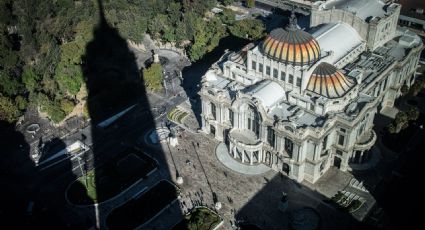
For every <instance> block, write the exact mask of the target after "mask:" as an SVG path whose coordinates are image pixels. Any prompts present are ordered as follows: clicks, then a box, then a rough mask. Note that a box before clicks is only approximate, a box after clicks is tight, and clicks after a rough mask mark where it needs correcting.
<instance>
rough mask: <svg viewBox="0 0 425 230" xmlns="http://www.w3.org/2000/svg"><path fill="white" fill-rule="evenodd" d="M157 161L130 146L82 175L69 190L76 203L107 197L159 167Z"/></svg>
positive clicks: (73, 201) (69, 195) (96, 200)
mask: <svg viewBox="0 0 425 230" xmlns="http://www.w3.org/2000/svg"><path fill="white" fill-rule="evenodd" d="M156 167H157V165H156V162H155V161H154V160H153V159H151V158H149V157H148V156H146V155H145V154H143V153H142V152H140V151H137V150H134V149H128V150H126V151H124V152H122V153H120V154H118V156H117V157H115V158H114V159H112V160H111V161H110V162H109V163H107V164H105V165H102V166H100V167H98V168H96V169H94V170H90V171H88V172H87V174H86V177H83V176H82V177H79V178H78V179H77V180H76V181H74V182H73V183H72V184H71V186H70V187H69V189H68V190H67V191H66V192H67V196H68V199H69V200H70V201H71V202H72V203H74V204H80V205H87V204H93V203H99V202H102V201H105V200H108V199H110V198H112V197H114V196H116V195H117V194H119V193H120V192H121V191H123V190H125V189H127V188H128V187H129V186H130V185H132V184H134V183H135V182H136V181H138V180H139V179H141V178H143V177H146V175H147V174H148V173H149V172H150V171H152V170H153V169H154V168H156Z"/></svg>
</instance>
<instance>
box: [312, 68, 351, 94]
mask: <svg viewBox="0 0 425 230" xmlns="http://www.w3.org/2000/svg"><path fill="white" fill-rule="evenodd" d="M355 84H356V82H355V80H354V79H351V78H349V77H346V76H345V75H344V74H342V73H341V72H340V71H339V70H338V69H337V68H336V67H335V66H333V65H331V64H329V63H326V62H322V63H320V64H319V65H318V66H317V67H316V69H314V71H313V73H312V74H311V76H310V79H309V80H308V84H307V90H309V91H312V92H314V93H317V94H319V95H322V96H325V97H327V98H339V97H342V96H344V95H345V94H346V93H347V92H348V91H349V90H350V89H351V88H352V87H353V86H354V85H355Z"/></svg>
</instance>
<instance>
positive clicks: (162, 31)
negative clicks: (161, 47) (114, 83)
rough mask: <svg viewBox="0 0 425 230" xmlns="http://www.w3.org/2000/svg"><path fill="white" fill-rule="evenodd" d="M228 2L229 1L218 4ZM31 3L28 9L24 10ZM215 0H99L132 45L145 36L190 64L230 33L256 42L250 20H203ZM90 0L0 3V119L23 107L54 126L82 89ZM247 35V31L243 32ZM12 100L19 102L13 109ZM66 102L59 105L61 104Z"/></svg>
mask: <svg viewBox="0 0 425 230" xmlns="http://www.w3.org/2000/svg"><path fill="white" fill-rule="evenodd" d="M221 2H222V3H223V4H226V5H227V4H231V3H232V2H233V0H231V1H229V0H225V1H221ZM30 3H31V4H30ZM216 4H217V1H216V0H144V1H134V0H104V1H103V7H104V9H103V10H104V13H105V17H106V20H107V22H108V24H109V25H110V26H111V27H114V28H116V29H118V31H119V33H120V35H121V36H122V37H123V38H125V39H129V40H132V41H134V42H136V43H139V42H141V40H142V39H143V36H144V34H145V33H149V34H150V35H151V37H153V38H155V39H157V40H160V41H164V42H171V43H174V44H176V46H184V47H183V48H185V49H186V51H187V54H188V56H189V58H190V59H191V60H192V61H196V60H199V59H200V58H201V57H203V55H205V54H206V53H207V52H209V51H211V50H212V49H214V48H215V47H216V46H217V45H218V43H219V41H220V39H221V38H223V37H224V36H226V35H227V31H230V33H232V34H234V35H236V36H240V37H244V38H245V34H248V38H249V39H257V38H259V37H260V36H261V34H262V32H263V29H262V28H263V27H262V25H261V23H258V22H257V21H254V20H246V21H245V20H244V21H240V22H235V21H234V18H235V17H234V13H233V12H232V11H231V10H227V9H226V10H225V11H224V14H223V15H219V16H217V17H216V16H214V17H209V16H208V15H210V14H207V12H208V11H209V10H210V9H211V8H212V7H214V6H216ZM98 11H99V9H98V6H97V5H96V1H75V0H57V1H51V0H33V1H26V0H0V95H1V98H2V99H1V100H2V104H1V106H2V108H1V119H7V120H10V121H13V120H16V119H17V118H18V117H19V116H20V115H22V113H23V112H24V111H25V107H26V105H34V106H37V107H38V108H39V109H40V111H43V112H45V113H46V114H47V116H48V117H49V118H50V119H51V120H53V121H55V122H58V121H60V119H61V118H62V119H63V118H64V117H65V116H66V115H67V114H69V113H70V112H71V111H72V109H71V107H72V106H73V105H76V103H84V102H82V101H78V99H77V97H76V95H77V94H78V93H79V91H80V90H81V89H82V87H85V82H84V77H83V72H84V62H83V60H82V58H83V57H84V54H85V53H86V48H87V44H88V43H89V42H90V41H91V40H92V39H93V31H94V28H95V26H96V25H97V24H98V20H99V18H98V15H99V13H98ZM251 29H252V30H253V31H251ZM18 102H19V103H18ZM65 102H66V103H65Z"/></svg>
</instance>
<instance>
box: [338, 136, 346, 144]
mask: <svg viewBox="0 0 425 230" xmlns="http://www.w3.org/2000/svg"><path fill="white" fill-rule="evenodd" d="M344 141H345V136H344V135H339V136H338V144H339V145H341V146H344Z"/></svg>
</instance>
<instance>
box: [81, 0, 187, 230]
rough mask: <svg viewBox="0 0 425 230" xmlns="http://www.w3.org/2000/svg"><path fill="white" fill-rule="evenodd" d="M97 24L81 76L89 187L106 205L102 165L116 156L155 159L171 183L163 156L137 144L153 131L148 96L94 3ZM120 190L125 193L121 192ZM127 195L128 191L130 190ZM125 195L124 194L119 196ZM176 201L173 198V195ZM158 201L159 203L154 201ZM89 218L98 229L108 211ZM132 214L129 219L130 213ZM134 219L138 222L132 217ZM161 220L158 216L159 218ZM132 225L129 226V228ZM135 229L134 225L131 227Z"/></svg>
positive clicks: (103, 209) (121, 40)
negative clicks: (135, 151)
mask: <svg viewBox="0 0 425 230" xmlns="http://www.w3.org/2000/svg"><path fill="white" fill-rule="evenodd" d="M97 3H98V7H99V21H98V24H97V25H96V26H95V28H94V30H93V39H92V40H91V41H90V42H89V43H88V44H87V46H86V52H85V54H84V55H83V56H82V62H83V63H82V70H83V75H84V80H85V82H86V86H87V92H88V98H87V104H88V111H89V116H90V118H91V120H90V125H91V135H92V146H91V151H92V157H91V158H92V161H90V162H88V164H89V168H93V169H94V175H95V176H94V183H95V188H96V196H97V200H99V201H103V200H109V198H110V196H108V190H109V189H111V186H117V185H113V184H112V183H113V182H112V181H109V178H108V177H107V176H104V175H105V174H104V172H105V169H104V168H102V167H103V166H104V165H106V164H115V163H116V162H113V161H115V160H117V159H116V158H114V157H116V156H117V155H118V154H120V153H122V152H123V151H125V150H126V149H132V148H133V147H136V146H137V147H138V148H140V149H141V151H143V152H146V153H148V154H149V155H151V156H154V158H156V159H157V160H158V161H159V162H160V163H159V168H162V169H163V170H162V172H168V173H166V174H167V175H162V177H165V178H163V179H167V180H170V181H171V173H169V170H168V167H167V164H166V163H165V162H164V160H163V159H165V152H164V151H163V150H162V149H161V148H160V149H152V148H148V147H147V146H146V145H140V143H139V144H137V143H138V141H139V140H140V137H141V136H142V135H143V134H144V133H146V132H147V131H149V130H151V129H153V128H155V119H154V116H153V113H152V111H151V108H152V107H151V106H150V104H149V101H148V94H147V91H146V89H145V86H144V79H143V76H140V74H141V73H140V70H139V69H138V67H137V63H136V57H135V55H134V54H133V52H132V51H131V50H130V49H129V47H128V44H127V41H126V40H125V39H124V38H122V37H121V35H120V34H119V32H118V30H117V29H116V28H113V27H111V26H110V25H109V24H108V22H107V19H106V17H105V13H104V5H103V2H102V0H98V1H97ZM132 105H135V107H134V108H133V109H132V112H129V113H131V114H132V115H124V116H123V117H122V118H120V119H118V120H117V121H115V122H114V123H113V124H111V125H109V126H106V127H103V128H102V127H100V126H99V123H101V122H102V121H104V120H105V119H107V118H109V117H111V116H113V115H114V114H117V113H119V112H120V111H123V110H124V109H126V108H128V107H130V106H132ZM122 190H125V188H122ZM129 191H131V190H129ZM142 192H143V191H136V192H135V194H133V196H131V195H128V194H127V195H126V198H125V199H124V201H122V202H119V203H117V202H113V203H114V205H113V206H114V207H115V208H117V207H119V206H122V205H123V204H124V203H126V202H128V201H131V200H134V199H137V198H136V197H137V196H136V195H137V193H142ZM123 194H124V193H123ZM174 196H175V198H176V197H177V194H174ZM158 199H161V197H159V198H158ZM94 209H95V210H93V212H92V213H91V219H92V220H94V221H95V222H96V223H95V225H94V226H96V228H102V226H105V224H106V223H107V217H108V215H109V214H110V213H111V212H109V211H110V208H109V207H106V206H105V204H104V203H100V204H99V205H97V207H94ZM174 213H175V214H176V215H182V214H181V213H180V210H174ZM133 214H134V213H133ZM133 217H135V218H139V217H140V218H143V217H141V216H139V217H137V215H135V216H133ZM158 218H160V216H159V217H158ZM130 222H132V221H126V220H123V221H122V223H121V226H120V229H132V228H134V227H135V226H133V225H131V223H130ZM133 224H134V223H133ZM136 226H137V225H136Z"/></svg>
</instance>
